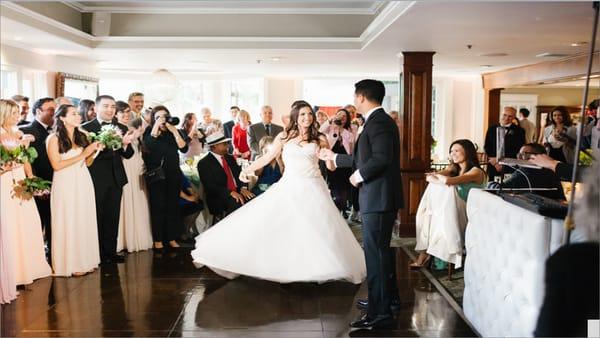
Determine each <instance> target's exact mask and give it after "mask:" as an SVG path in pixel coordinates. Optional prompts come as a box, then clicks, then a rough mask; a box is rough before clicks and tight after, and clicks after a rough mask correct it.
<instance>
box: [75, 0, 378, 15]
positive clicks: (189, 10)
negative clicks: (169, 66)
mask: <svg viewBox="0 0 600 338" xmlns="http://www.w3.org/2000/svg"><path fill="white" fill-rule="evenodd" d="M63 3H64V4H65V5H68V6H70V7H72V8H74V9H76V10H78V11H80V12H82V13H93V12H109V13H123V14H125V13H127V14H288V15H289V14H298V15H302V14H324V15H375V14H377V11H378V10H379V9H380V7H381V6H383V5H384V4H385V1H377V2H375V3H373V5H371V6H370V7H369V8H310V7H303V8H267V7H263V8H260V7H257V8H227V7H213V8H198V7H185V6H182V7H179V8H165V7H160V6H150V7H145V8H133V7H127V6H106V7H104V6H88V5H86V4H85V3H84V2H81V1H63ZM171 3H172V4H174V5H177V4H185V3H186V1H171Z"/></svg>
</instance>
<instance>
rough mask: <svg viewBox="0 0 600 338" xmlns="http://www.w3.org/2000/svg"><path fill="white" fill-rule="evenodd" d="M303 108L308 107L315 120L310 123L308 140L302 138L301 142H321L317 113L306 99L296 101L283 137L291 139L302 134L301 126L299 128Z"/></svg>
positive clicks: (285, 139)
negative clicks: (299, 117) (299, 118)
mask: <svg viewBox="0 0 600 338" xmlns="http://www.w3.org/2000/svg"><path fill="white" fill-rule="evenodd" d="M302 108H308V109H309V110H310V115H312V118H313V120H312V123H311V124H310V127H308V133H307V137H306V140H300V142H302V141H306V142H308V143H312V142H316V143H319V136H320V135H321V133H319V129H318V128H317V116H316V115H315V111H314V110H313V109H312V107H311V106H310V104H308V102H305V101H301V102H295V104H294V105H293V108H292V111H291V112H290V123H289V124H288V125H287V127H286V128H285V136H284V137H283V140H284V141H287V140H291V139H293V138H295V137H297V136H298V135H300V128H298V116H299V115H300V109H302Z"/></svg>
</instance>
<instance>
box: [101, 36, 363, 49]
mask: <svg viewBox="0 0 600 338" xmlns="http://www.w3.org/2000/svg"><path fill="white" fill-rule="evenodd" d="M93 41H94V47H95V48H172V49H190V48H201V49H212V50H229V49H248V50H264V49H270V50H276V49H294V50H356V51H359V50H360V46H361V42H360V39H359V38H306V37H300V38H298V37H289V38H288V37H187V36H186V37H182V36H179V37H166V36H156V37H155V36H142V37H137V36H116V37H115V36H108V37H106V36H105V37H95V38H94V40H93Z"/></svg>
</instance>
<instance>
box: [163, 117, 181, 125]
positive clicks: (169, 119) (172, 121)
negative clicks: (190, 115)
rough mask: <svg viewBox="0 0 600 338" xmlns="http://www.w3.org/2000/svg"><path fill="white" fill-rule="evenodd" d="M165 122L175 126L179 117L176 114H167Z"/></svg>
mask: <svg viewBox="0 0 600 338" xmlns="http://www.w3.org/2000/svg"><path fill="white" fill-rule="evenodd" d="M165 122H167V123H168V124H170V125H172V126H176V125H178V124H179V117H177V116H169V117H167V119H166V120H165Z"/></svg>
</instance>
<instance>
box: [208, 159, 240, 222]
mask: <svg viewBox="0 0 600 338" xmlns="http://www.w3.org/2000/svg"><path fill="white" fill-rule="evenodd" d="M224 157H225V160H226V161H227V165H229V169H230V170H231V175H233V179H234V180H235V184H236V187H237V189H236V190H237V192H239V191H240V189H242V187H246V184H244V183H243V182H242V181H240V179H239V176H240V172H241V168H240V166H239V165H238V164H237V162H236V161H235V159H234V158H233V156H231V155H229V154H227V155H225V156H224ZM198 175H199V176H200V182H202V185H203V186H204V191H205V193H206V204H207V206H208V210H209V211H210V213H211V214H213V215H214V214H220V213H221V212H223V211H225V210H226V206H227V200H228V199H231V198H232V197H231V192H230V191H229V189H227V175H226V174H225V170H224V169H223V166H222V165H221V163H219V161H218V160H217V158H216V157H214V156H213V154H211V153H209V154H207V155H206V156H204V157H203V158H202V159H201V160H200V161H199V162H198Z"/></svg>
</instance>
